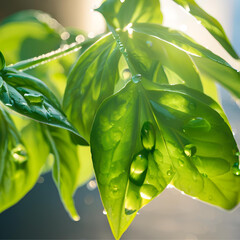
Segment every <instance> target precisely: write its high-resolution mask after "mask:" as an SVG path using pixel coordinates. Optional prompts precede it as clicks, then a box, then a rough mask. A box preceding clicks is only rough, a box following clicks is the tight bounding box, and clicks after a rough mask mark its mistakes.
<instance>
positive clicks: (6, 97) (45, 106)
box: [0, 69, 86, 144]
mask: <svg viewBox="0 0 240 240" xmlns="http://www.w3.org/2000/svg"><path fill="white" fill-rule="evenodd" d="M0 86H1V88H0V100H1V101H2V102H3V103H4V104H5V105H6V106H7V107H9V108H10V109H12V110H14V111H16V112H18V113H20V114H22V115H24V116H27V117H29V118H32V119H34V120H36V121H39V122H42V123H46V124H49V125H52V126H55V127H62V128H65V129H67V130H69V131H72V132H73V133H75V134H77V135H79V134H78V132H77V131H76V130H75V128H74V127H73V126H72V125H71V124H70V123H69V122H68V120H67V118H66V116H65V114H64V113H63V112H62V110H61V108H60V104H59V102H58V101H57V99H56V98H55V96H54V95H53V93H52V92H51V91H50V90H49V89H48V87H47V86H46V85H45V84H44V83H43V82H41V81H40V80H39V79H37V78H34V77H32V76H30V75H28V74H25V73H21V72H17V71H16V70H14V69H6V71H5V72H4V73H3V75H2V77H0ZM81 141H82V143H83V144H86V142H85V140H84V139H82V138H81Z"/></svg>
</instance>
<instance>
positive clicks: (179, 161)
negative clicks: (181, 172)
mask: <svg viewBox="0 0 240 240" xmlns="http://www.w3.org/2000/svg"><path fill="white" fill-rule="evenodd" d="M178 164H179V166H180V167H183V166H184V161H183V160H181V159H179V160H178Z"/></svg>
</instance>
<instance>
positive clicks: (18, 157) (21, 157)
mask: <svg viewBox="0 0 240 240" xmlns="http://www.w3.org/2000/svg"><path fill="white" fill-rule="evenodd" d="M11 154H12V156H13V160H14V161H15V162H17V163H23V162H26V161H27V159H28V155H27V151H26V149H25V147H24V146H23V145H22V144H18V145H17V146H16V147H15V148H14V149H12V151H11Z"/></svg>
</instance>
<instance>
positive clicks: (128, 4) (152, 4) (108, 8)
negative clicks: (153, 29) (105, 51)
mask: <svg viewBox="0 0 240 240" xmlns="http://www.w3.org/2000/svg"><path fill="white" fill-rule="evenodd" d="M97 11H99V12H100V13H102V14H103V16H104V17H105V19H106V21H107V23H108V24H110V25H112V26H113V27H115V28H121V29H123V28H124V27H126V26H127V25H128V24H130V23H135V22H151V23H159V24H161V23H162V13H161V10H160V3H159V0H148V1H145V0H125V1H119V0H106V1H104V2H103V4H102V5H101V6H100V7H99V8H98V9H97Z"/></svg>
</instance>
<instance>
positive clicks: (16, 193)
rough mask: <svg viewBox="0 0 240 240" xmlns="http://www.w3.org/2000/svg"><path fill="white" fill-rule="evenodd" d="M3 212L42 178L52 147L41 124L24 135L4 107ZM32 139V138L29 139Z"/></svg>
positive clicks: (0, 142) (0, 134)
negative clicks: (45, 137)
mask: <svg viewBox="0 0 240 240" xmlns="http://www.w3.org/2000/svg"><path fill="white" fill-rule="evenodd" d="M0 121H1V124H0V147H1V152H0V212H2V211H4V210H6V209H7V208H9V207H11V206H13V205H14V204H16V203H17V202H18V201H19V200H20V199H21V198H22V197H24V196H25V195H26V193H27V192H29V191H30V190H31V189H32V187H33V186H34V185H35V183H36V182H37V180H38V177H39V175H40V173H41V169H42V167H43V166H44V164H45V162H46V159H47V156H48V152H49V148H48V146H46V145H43V144H41V143H42V142H43V141H44V138H43V137H42V135H41V134H39V133H40V131H39V127H37V126H36V127H34V128H32V127H26V128H24V130H23V131H22V133H21V138H20V136H19V133H18V131H17V130H16V128H15V126H14V124H13V122H12V120H11V118H10V117H9V115H8V114H7V113H6V112H5V111H4V110H2V109H1V111H0ZM29 139H31V141H29Z"/></svg>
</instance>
